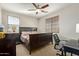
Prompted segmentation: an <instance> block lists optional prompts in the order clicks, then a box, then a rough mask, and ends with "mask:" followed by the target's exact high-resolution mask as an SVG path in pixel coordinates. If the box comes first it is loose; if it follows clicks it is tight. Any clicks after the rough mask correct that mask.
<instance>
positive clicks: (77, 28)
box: [76, 24, 79, 33]
mask: <svg viewBox="0 0 79 59" xmlns="http://www.w3.org/2000/svg"><path fill="white" fill-rule="evenodd" d="M76 33H79V24H76Z"/></svg>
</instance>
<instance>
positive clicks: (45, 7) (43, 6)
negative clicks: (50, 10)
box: [41, 4, 49, 9]
mask: <svg viewBox="0 0 79 59" xmlns="http://www.w3.org/2000/svg"><path fill="white" fill-rule="evenodd" d="M48 6H49V5H48V4H46V5H44V6H42V7H41V9H44V8H46V7H48Z"/></svg>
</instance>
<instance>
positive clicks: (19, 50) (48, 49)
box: [16, 44, 57, 56]
mask: <svg viewBox="0 0 79 59" xmlns="http://www.w3.org/2000/svg"><path fill="white" fill-rule="evenodd" d="M56 53H57V51H56V50H55V49H54V48H53V45H52V44H48V45H46V46H44V47H42V48H40V49H37V50H35V51H32V53H31V56H56ZM16 55H17V56H30V55H29V51H28V50H27V48H26V47H25V46H24V45H22V44H19V45H16Z"/></svg>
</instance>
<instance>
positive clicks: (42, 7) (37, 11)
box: [28, 3, 49, 14]
mask: <svg viewBox="0 0 79 59" xmlns="http://www.w3.org/2000/svg"><path fill="white" fill-rule="evenodd" d="M32 5H33V6H34V7H35V9H28V11H36V14H38V13H39V11H41V12H43V13H48V11H45V10H44V9H45V8H47V7H48V6H49V5H48V4H45V5H43V6H41V7H40V5H39V4H35V3H32Z"/></svg>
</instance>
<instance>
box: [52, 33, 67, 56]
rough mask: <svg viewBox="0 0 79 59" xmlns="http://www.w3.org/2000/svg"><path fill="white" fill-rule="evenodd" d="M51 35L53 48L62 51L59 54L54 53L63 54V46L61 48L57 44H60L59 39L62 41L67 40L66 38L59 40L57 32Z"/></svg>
mask: <svg viewBox="0 0 79 59" xmlns="http://www.w3.org/2000/svg"><path fill="white" fill-rule="evenodd" d="M53 37H54V41H55V45H54V49H56V50H59V51H61V52H62V53H61V54H59V53H57V54H56V55H60V56H62V55H63V48H62V46H61V47H60V48H59V47H58V46H59V44H60V41H64V42H67V41H66V40H60V39H59V37H58V35H57V34H54V35H53ZM59 51H58V52H59Z"/></svg>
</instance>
